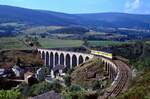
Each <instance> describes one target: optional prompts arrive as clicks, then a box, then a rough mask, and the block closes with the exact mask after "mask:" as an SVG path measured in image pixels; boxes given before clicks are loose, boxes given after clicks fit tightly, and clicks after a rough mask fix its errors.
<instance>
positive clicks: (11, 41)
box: [0, 37, 27, 50]
mask: <svg viewBox="0 0 150 99" xmlns="http://www.w3.org/2000/svg"><path fill="white" fill-rule="evenodd" d="M7 49H27V47H26V46H25V45H24V44H23V42H22V41H19V40H18V39H17V38H15V37H2V38H0V50H7Z"/></svg>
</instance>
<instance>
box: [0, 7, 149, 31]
mask: <svg viewBox="0 0 150 99" xmlns="http://www.w3.org/2000/svg"><path fill="white" fill-rule="evenodd" d="M0 12H1V13H0V23H8V22H17V23H24V24H32V25H53V26H75V25H76V26H86V27H113V28H116V27H117V28H138V29H150V15H137V14H125V13H90V14H66V13H59V12H53V11H43V10H32V9H26V8H19V7H12V6H5V5H0Z"/></svg>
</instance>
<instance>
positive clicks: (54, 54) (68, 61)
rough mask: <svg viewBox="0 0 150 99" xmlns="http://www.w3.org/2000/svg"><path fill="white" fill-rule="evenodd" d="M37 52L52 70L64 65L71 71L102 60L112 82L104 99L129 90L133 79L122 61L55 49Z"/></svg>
mask: <svg viewBox="0 0 150 99" xmlns="http://www.w3.org/2000/svg"><path fill="white" fill-rule="evenodd" d="M37 50H38V52H39V53H40V54H41V58H42V59H43V60H44V64H45V65H46V66H48V67H49V68H50V69H51V68H54V67H55V66H57V65H63V66H65V68H70V69H71V68H73V67H75V66H78V65H80V64H82V63H84V62H86V61H88V60H90V59H93V58H94V57H98V58H100V59H101V60H102V62H103V64H104V66H105V68H104V69H105V71H106V72H107V74H108V77H109V79H110V80H111V81H112V83H111V86H110V87H109V88H108V89H106V92H105V95H104V97H103V98H104V99H108V97H116V96H117V95H118V94H119V93H120V92H122V91H125V90H127V87H128V83H129V81H130V78H131V77H132V74H131V70H130V68H129V66H128V65H127V64H126V63H124V62H122V61H120V60H112V59H109V58H106V57H103V56H97V55H94V54H87V53H79V52H71V51H62V50H61V51H60V50H54V49H37ZM51 76H52V74H51ZM103 98H100V99H103Z"/></svg>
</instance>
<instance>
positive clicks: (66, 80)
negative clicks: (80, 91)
mask: <svg viewBox="0 0 150 99" xmlns="http://www.w3.org/2000/svg"><path fill="white" fill-rule="evenodd" d="M64 82H65V85H66V86H68V87H69V86H70V85H71V77H70V76H69V75H66V76H65V77H64Z"/></svg>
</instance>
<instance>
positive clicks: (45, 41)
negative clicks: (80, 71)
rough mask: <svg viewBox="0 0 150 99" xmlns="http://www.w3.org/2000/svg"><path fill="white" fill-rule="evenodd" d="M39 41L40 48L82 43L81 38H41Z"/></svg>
mask: <svg viewBox="0 0 150 99" xmlns="http://www.w3.org/2000/svg"><path fill="white" fill-rule="evenodd" d="M39 42H40V44H41V46H42V48H58V47H79V46H81V45H82V44H83V41H81V40H61V39H49V38H41V39H39Z"/></svg>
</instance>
